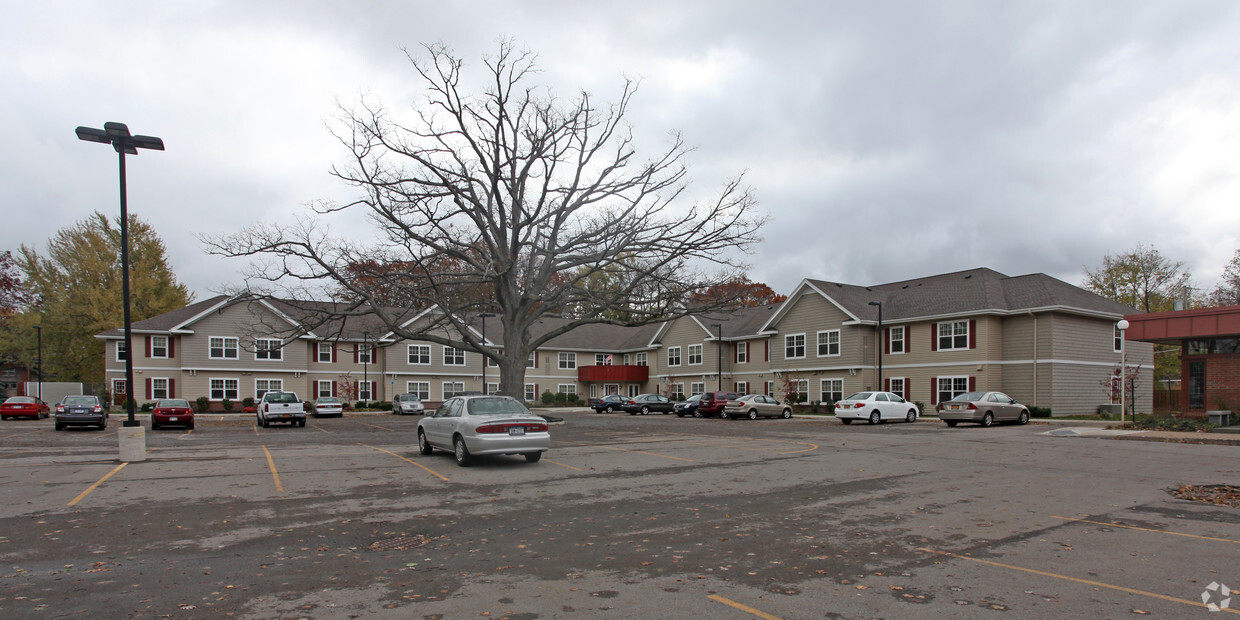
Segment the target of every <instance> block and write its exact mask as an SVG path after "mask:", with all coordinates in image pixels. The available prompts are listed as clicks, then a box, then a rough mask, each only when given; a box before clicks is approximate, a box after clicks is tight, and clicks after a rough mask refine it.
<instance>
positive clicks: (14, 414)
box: [0, 396, 52, 420]
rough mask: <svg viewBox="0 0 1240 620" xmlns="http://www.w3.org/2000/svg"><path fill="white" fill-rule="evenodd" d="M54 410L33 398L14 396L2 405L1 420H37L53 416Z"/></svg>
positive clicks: (0, 407)
mask: <svg viewBox="0 0 1240 620" xmlns="http://www.w3.org/2000/svg"><path fill="white" fill-rule="evenodd" d="M51 411H52V408H51V407H49V406H47V403H45V402H43V401H41V400H39V399H37V398H35V397H33V396H14V397H12V398H10V399H8V400H6V401H4V404H3V405H0V420H7V419H9V418H34V419H36V420H39V419H42V418H46V417H47V416H49V415H51Z"/></svg>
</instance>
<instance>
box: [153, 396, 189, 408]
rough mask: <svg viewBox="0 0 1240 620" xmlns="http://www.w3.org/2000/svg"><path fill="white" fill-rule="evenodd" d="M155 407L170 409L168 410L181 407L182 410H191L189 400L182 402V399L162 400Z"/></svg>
mask: <svg viewBox="0 0 1240 620" xmlns="http://www.w3.org/2000/svg"><path fill="white" fill-rule="evenodd" d="M155 406H156V407H168V408H171V407H180V408H182V409H188V408H189V401H188V400H182V399H180V398H170V399H168V400H161V401H159V402H157V403H155Z"/></svg>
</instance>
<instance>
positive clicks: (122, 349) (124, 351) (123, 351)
mask: <svg viewBox="0 0 1240 620" xmlns="http://www.w3.org/2000/svg"><path fill="white" fill-rule="evenodd" d="M128 352H129V347H128V346H127V345H126V344H125V341H124V340H117V341H116V361H118V362H123V361H125V358H126V357H128Z"/></svg>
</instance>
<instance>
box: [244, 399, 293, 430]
mask: <svg viewBox="0 0 1240 620" xmlns="http://www.w3.org/2000/svg"><path fill="white" fill-rule="evenodd" d="M254 415H255V416H257V417H258V425H259V426H262V427H263V428H266V427H267V426H270V425H271V423H272V422H288V423H289V424H296V425H297V426H305V425H306V407H305V405H304V404H302V402H301V399H300V398H298V397H297V393H296V392H267V393H265V394H263V398H262V400H260V401H258V407H255V411H254Z"/></svg>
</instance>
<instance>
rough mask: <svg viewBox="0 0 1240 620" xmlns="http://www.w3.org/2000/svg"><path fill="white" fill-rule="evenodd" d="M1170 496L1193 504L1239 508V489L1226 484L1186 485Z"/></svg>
mask: <svg viewBox="0 0 1240 620" xmlns="http://www.w3.org/2000/svg"><path fill="white" fill-rule="evenodd" d="M1171 494H1172V495H1174V496H1176V497H1178V498H1180V499H1186V500H1189V501H1193V502H1201V503H1203V504H1214V505H1215V506H1230V507H1232V508H1240V487H1234V486H1231V485H1228V484H1208V485H1195V484H1186V485H1183V486H1181V487H1180V488H1178V489H1176V490H1174V491H1172V492H1171Z"/></svg>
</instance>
